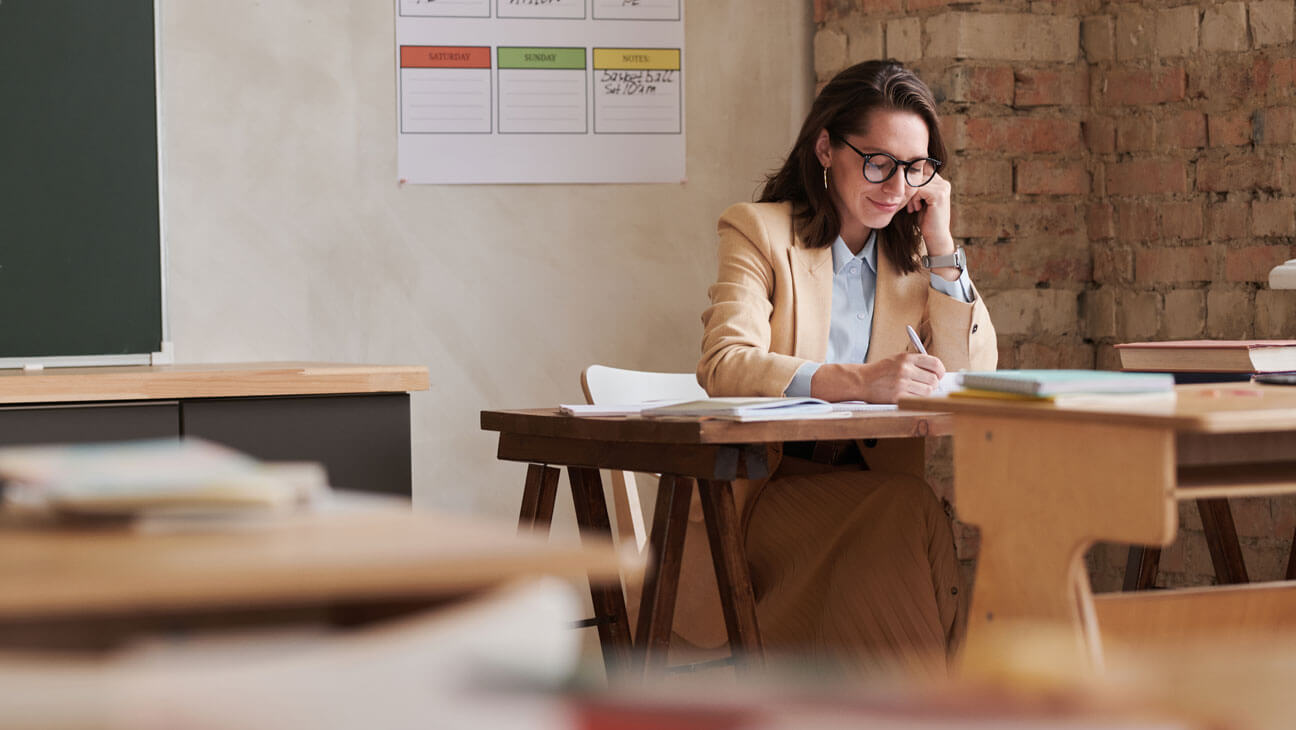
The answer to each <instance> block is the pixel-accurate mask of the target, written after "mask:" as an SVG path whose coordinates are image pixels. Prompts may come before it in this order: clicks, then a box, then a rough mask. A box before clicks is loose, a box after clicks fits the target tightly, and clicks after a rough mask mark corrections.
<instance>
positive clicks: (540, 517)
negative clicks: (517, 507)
mask: <svg viewBox="0 0 1296 730" xmlns="http://www.w3.org/2000/svg"><path fill="white" fill-rule="evenodd" d="M558 474H559V472H558V470H557V469H555V468H553V467H552V466H545V465H544V464H531V465H530V466H528V467H527V476H526V485H525V486H524V487H523V489H522V512H521V514H520V515H518V530H536V529H542V528H543V529H544V530H545V531H548V529H549V522H550V521H551V520H552V519H553V508H554V500H555V499H556V498H557V496H558Z"/></svg>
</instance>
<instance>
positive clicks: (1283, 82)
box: [1267, 58, 1296, 100]
mask: <svg viewBox="0 0 1296 730" xmlns="http://www.w3.org/2000/svg"><path fill="white" fill-rule="evenodd" d="M1267 90H1268V92H1269V98H1270V99H1273V100H1279V99H1289V98H1291V97H1292V96H1296V58H1278V59H1274V62H1273V66H1272V68H1271V69H1270V73H1269V84H1268V87H1267Z"/></svg>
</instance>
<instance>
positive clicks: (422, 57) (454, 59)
mask: <svg viewBox="0 0 1296 730" xmlns="http://www.w3.org/2000/svg"><path fill="white" fill-rule="evenodd" d="M400 65H401V68H486V69H488V68H490V67H491V52H490V47H489V46H401V49H400Z"/></svg>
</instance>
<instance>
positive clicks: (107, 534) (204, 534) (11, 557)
mask: <svg viewBox="0 0 1296 730" xmlns="http://www.w3.org/2000/svg"><path fill="white" fill-rule="evenodd" d="M371 499H372V498H371ZM627 567H633V565H632V564H631V563H628V562H627V561H626V559H624V558H623V557H620V556H619V555H618V553H617V552H616V551H615V550H614V548H613V546H612V544H611V542H610V541H606V540H590V541H588V542H586V543H584V544H583V545H567V546H564V545H558V544H552V543H550V542H549V541H547V540H545V539H544V538H541V537H536V536H529V535H517V534H516V531H515V530H514V529H512V528H511V526H509V525H499V524H492V523H482V522H479V521H474V520H471V519H464V518H462V517H459V516H454V517H452V516H449V515H444V514H436V513H428V512H415V511H411V510H409V509H407V508H401V507H398V506H385V505H384V506H381V507H374V506H361V507H357V508H348V509H343V510H338V511H331V512H323V513H317V514H300V515H291V516H283V517H273V516H270V517H267V518H266V519H265V520H264V521H251V522H248V523H247V524H235V525H232V526H225V527H223V528H222V527H216V528H208V529H203V528H201V527H197V528H187V529H185V530H184V531H151V532H150V531H141V530H137V529H133V528H129V527H107V528H102V529H91V528H71V527H69V528H61V529H54V528H35V527H28V528H16V527H12V526H9V527H4V528H0V585H2V586H4V590H0V627H4V628H5V629H6V630H8V631H10V632H12V633H13V634H15V635H21V634H22V633H23V630H24V629H25V628H26V629H29V628H31V627H32V626H36V627H39V626H41V625H49V624H51V623H54V624H58V623H59V622H60V621H62V622H63V624H64V625H65V626H66V625H74V626H76V627H77V630H82V629H83V627H84V626H86V625H91V624H95V623H109V624H111V623H112V622H113V621H120V620H122V619H130V620H134V621H138V620H139V619H140V617H141V616H143V617H145V619H146V620H145V623H148V620H154V619H158V618H160V617H171V618H173V617H177V616H181V617H183V616H189V615H221V614H224V613H227V612H228V613H234V614H239V613H247V612H249V611H252V610H259V611H269V610H285V609H301V608H307V607H336V606H344V607H356V606H360V607H363V606H374V605H378V606H389V607H390V606H418V605H426V604H429V603H432V602H436V601H439V600H443V599H446V598H450V597H458V596H464V595H467V594H470V593H472V592H475V591H479V590H482V589H486V588H491V587H495V586H498V585H500V584H503V583H505V582H507V581H509V580H511V579H514V578H519V577H524V576H535V575H557V576H563V577H580V576H583V575H587V574H588V575H590V576H591V580H593V581H594V582H595V583H601V582H606V581H616V580H617V577H618V576H619V574H620V570H621V569H622V568H627Z"/></svg>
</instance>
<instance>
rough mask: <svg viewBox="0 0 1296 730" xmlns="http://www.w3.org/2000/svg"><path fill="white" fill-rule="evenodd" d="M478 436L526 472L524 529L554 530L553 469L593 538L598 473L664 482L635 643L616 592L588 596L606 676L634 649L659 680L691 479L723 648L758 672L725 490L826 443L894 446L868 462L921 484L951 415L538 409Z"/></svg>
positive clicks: (599, 526) (602, 516)
mask: <svg viewBox="0 0 1296 730" xmlns="http://www.w3.org/2000/svg"><path fill="white" fill-rule="evenodd" d="M481 426H482V429H484V430H487V431H498V432H499V451H498V454H497V455H498V457H499V458H500V459H503V460H507V461H523V462H529V463H530V464H531V466H530V468H529V469H528V470H527V477H526V483H525V486H524V490H523V499H522V511H521V522H522V524H523V525H524V526H537V527H547V526H548V524H549V518H550V516H551V515H552V513H553V504H554V497H555V495H556V493H557V486H558V474H559V471H558V469H555V468H553V467H552V466H551V465H555V464H556V465H560V466H566V467H567V469H568V477H569V480H570V482H571V487H572V497H573V502H574V503H575V505H576V519H577V522H578V523H579V525H580V526H581V528H582V530H583V531H584V532H592V533H596V534H598V535H610V533H611V529H610V521H609V518H608V512H607V503H606V501H605V500H604V498H603V487H602V483H601V481H600V479H599V471H598V470H599V469H620V470H626V471H643V472H656V473H660V474H662V481H661V486H660V488H659V489H658V491H657V503H656V507H655V509H654V516H653V525H652V533H651V536H650V548H651V550H652V555H653V556H654V557H655V560H654V563H653V564H652V565H650V567H649V570H648V574H647V580H646V581H645V584H644V593H643V599H642V602H641V604H640V609H639V619H638V622H639V623H638V626H637V628H636V632H635V636H634V638H633V639H632V638H631V634H630V627H629V623H628V621H627V619H626V609H625V596H624V594H622V592H621V591H620V590H615V589H613V588H611V587H606V586H599V587H593V586H592V587H591V593H592V597H593V599H594V610H595V613H596V614H597V616H596V617H595V621H596V622H597V623H598V627H599V638H600V640H601V642H602V645H603V655H604V659H605V660H606V662H607V666H608V668H609V670H610V671H623V670H627V669H630V660H631V657H630V653H631V649H632V648H634V649H637V650H638V652H639V654H640V656H641V657H642V659H643V663H644V669H647V670H652V669H657V668H660V667H661V666H662V665H663V664H664V662H665V657H666V650H667V648H668V645H669V643H670V632H671V624H672V621H673V619H674V614H675V595H676V591H677V588H678V585H679V571H680V559H681V555H682V551H683V547H684V532H685V528H686V527H687V524H688V511H689V503H690V500H691V498H692V490H693V481H694V480H696V481H697V484H698V491H699V494H700V496H701V498H702V509H703V514H704V517H705V520H706V526H707V534H708V537H709V538H710V543H711V556H712V559H713V560H714V563H715V569H716V579H717V583H718V584H719V587H720V599H721V603H722V605H723V607H724V613H725V625H726V627H727V628H728V632H729V643H730V647H731V648H732V649H733V651H734V655H735V660H736V661H738V662H739V668H740V669H746V668H750V667H753V666H755V665H759V664H760V663H761V662H762V653H763V649H762V644H761V638H760V629H759V627H758V625H757V622H756V603H755V599H754V597H753V595H752V586H751V575H750V573H749V570H748V567H747V561H746V558H745V556H744V555H743V551H742V543H741V540H740V536H739V531H738V518H739V515H738V514H737V513H736V510H735V506H734V500H733V489H732V486H731V482H732V481H733V480H734V479H746V478H761V477H766V476H769V464H768V463H766V453H765V452H766V446H767V445H768V444H771V443H782V442H784V441H808V440H823V439H829V440H846V439H898V440H900V441H899V442H898V443H896V444H894V447H895V448H892V449H879V450H878V451H879V453H877V454H876V455H875V454H873V453H867V454H866V457H867V458H868V460H869V463H870V464H871V465H873V466H874V467H875V468H878V467H885V468H899V469H904V470H908V471H917V472H918V473H920V474H921V470H922V461H923V449H922V438H923V437H926V436H942V435H945V434H948V433H949V432H950V427H951V421H950V419H949V417H948V416H947V415H944V414H941V413H934V412H925V411H881V412H873V413H858V414H855V415H854V416H852V417H850V418H836V419H804V420H791V421H765V422H753V423H734V422H728V421H718V420H698V419H672V420H649V419H643V418H638V417H631V418H588V417H574V416H565V415H562V414H561V413H559V412H558V411H556V410H555V409H538V410H520V411H482V414H481Z"/></svg>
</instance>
